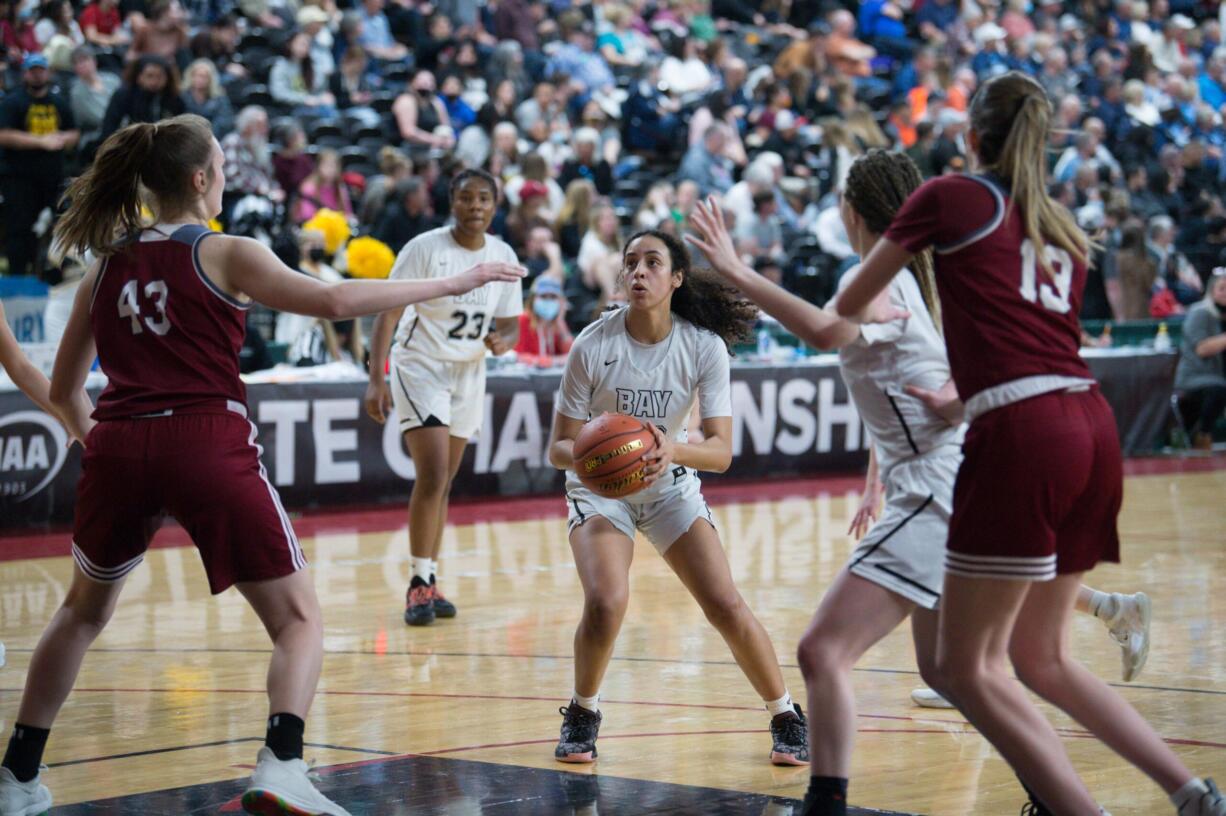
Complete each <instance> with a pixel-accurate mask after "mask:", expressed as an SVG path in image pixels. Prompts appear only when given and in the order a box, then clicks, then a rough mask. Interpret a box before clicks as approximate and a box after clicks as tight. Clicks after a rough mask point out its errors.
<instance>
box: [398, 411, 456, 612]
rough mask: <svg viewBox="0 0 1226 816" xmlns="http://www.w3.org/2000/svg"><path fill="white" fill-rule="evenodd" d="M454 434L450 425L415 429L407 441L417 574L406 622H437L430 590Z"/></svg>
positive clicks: (411, 543) (407, 604) (411, 586)
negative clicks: (411, 469)
mask: <svg viewBox="0 0 1226 816" xmlns="http://www.w3.org/2000/svg"><path fill="white" fill-rule="evenodd" d="M451 438H452V437H451V436H450V434H449V433H448V428H447V426H446V425H434V426H429V427H421V428H414V429H413V430H411V431H407V432H405V435H404V441H405V445H406V446H407V447H408V449H409V456H410V457H412V459H413V466H414V468H415V470H416V472H417V478H416V479H415V480H414V482H413V492H412V493H410V494H409V554H410V555H411V556H412V564H413V567H412V569H413V577H412V579H411V581H410V583H409V590H408V593H407V597H406V598H405V612H404V619H405V623H408V624H409V625H411V626H424V625H427V624H431V623H434V596H433V593H432V592H431V589H430V565H431V563H432V561H433V559H434V556H435V554H436V549H435V548H436V547H437V545H438V542H439V540H440V537H441V535H442V523H443V522H444V521H445V519H446V517H445V513H446V510H445V502H446V499H447V490H448V488H449V486H450V484H451V473H450V470H449V468H450V465H451Z"/></svg>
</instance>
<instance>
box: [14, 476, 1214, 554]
mask: <svg viewBox="0 0 1226 816" xmlns="http://www.w3.org/2000/svg"><path fill="white" fill-rule="evenodd" d="M1219 470H1226V455H1215V456H1202V457H1196V458H1187V459H1180V458H1175V457H1151V458H1140V459H1129V460H1128V461H1126V462H1125V463H1124V473H1125V474H1126V475H1128V476H1161V475H1169V474H1176V473H1208V472H1212V471H1219ZM863 487H864V477H863V476H860V475H839V474H834V475H830V476H823V477H820V478H813V479H781V480H778V481H774V480H770V479H766V480H762V479H756V480H753V481H728V480H724V481H721V482H719V483H715V484H711V483H708V484H704V485H703V488H702V492H703V496H705V497H706V499H707V500H708V501H709V502H710V503H711V504H715V505H722V504H739V503H749V502H759V501H778V500H780V499H792V498H813V497H816V496H821V495H831V496H834V495H843V494H846V493H849V492H858V491H860V490H861V489H863ZM295 515H296V518H295V519H294V531H295V532H296V533H297V534H298V535H299V536H317V535H325V534H329V533H332V534H335V533H384V532H394V531H397V530H401V529H404V528H406V527H407V526H408V510H407V507H406V506H405V505H403V504H401V505H394V506H389V505H386V504H381V505H375V506H362V505H355V506H351V507H346V508H344V509H337V508H327V509H318V510H306V511H302V512H301V514H298V513H297V512H296V513H295ZM565 517H566V499H565V497H563V496H562V495H561V494H558V495H553V496H521V497H516V498H494V499H488V498H487V499H456V500H454V501H452V502H451V507H450V509H449V511H448V514H447V521H448V523H450V524H477V523H481V522H485V523H489V522H500V521H501V522H510V521H532V520H536V519H561V518H565ZM191 545H192V542H191V539H190V538H188V536H187V533H186V532H185V531H184V530H183V528H181V527H179V526H178V525H177V524H174V523H169V524H167V525H166V526H165V527H164V528H163V529H161V530H160V531H159V532H158V534H157V536H156V537H155V538H154V540H153V544H152V545H151V549H161V548H164V547H190V546H191ZM71 548H72V535H71V532H70V528H55V529H51V530H48V531H32V530H25V531H17V532H14V533H11V534H3V533H0V562H3V561H20V560H22V559H25V558H50V557H55V556H67V555H68V554H69V552H70V550H71Z"/></svg>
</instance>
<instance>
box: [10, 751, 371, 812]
mask: <svg viewBox="0 0 1226 816" xmlns="http://www.w3.org/2000/svg"><path fill="white" fill-rule="evenodd" d="M309 771H310V766H308V765H307V764H306V763H305V762H303V761H302V760H301V759H285V760H282V759H277V756H276V754H274V753H273V752H272V749H270V748H269V747H268V746H267V745H266V746H264V747H263V748H261V749H260V753H259V759H258V760H257V762H256V766H255V770H254V771H252V773H251V784H250V785H249V786H247V791H246V793H244V794H243V810H245V811H247V812H248V813H256V814H259V815H260V816H350V814H349V811H347V810H345V809H344V808H343V807H341V806H340V805H338V804H336V803H335V802H333V801H331V800H330V799H328V798H327V797H326V796H324V795H323V794H322V793H320V792H319V791H317V790H315V786H314V785H312V784H311V779H310V776H308V772H309ZM0 816H8V813H4V814H0Z"/></svg>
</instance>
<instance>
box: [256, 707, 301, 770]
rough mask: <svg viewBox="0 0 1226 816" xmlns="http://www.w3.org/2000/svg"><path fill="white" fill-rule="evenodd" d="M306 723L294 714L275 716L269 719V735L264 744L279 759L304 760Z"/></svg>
mask: <svg viewBox="0 0 1226 816" xmlns="http://www.w3.org/2000/svg"><path fill="white" fill-rule="evenodd" d="M304 731H306V723H304V722H303V721H302V720H301V719H300V718H298V717H295V716H294V715H293V714H273V715H272V716H271V717H269V718H268V733H267V734H266V736H265V737H264V744H265V745H267V746H268V747H269V749H271V750H272V752H273V753H274V754H276V756H277V759H280V760H286V759H302V733H303V732H304Z"/></svg>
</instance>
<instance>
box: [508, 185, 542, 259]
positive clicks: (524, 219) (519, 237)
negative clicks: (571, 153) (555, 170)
mask: <svg viewBox="0 0 1226 816" xmlns="http://www.w3.org/2000/svg"><path fill="white" fill-rule="evenodd" d="M548 207H549V188H548V187H546V186H545V185H544V184H542V183H541V182H539V181H536V180H535V179H528V180H527V181H525V182H524V183H523V184H522V185H520V187H519V203H518V204H516V205H515V206H514V207H513V208H512V209H511V214H510V215H508V216H507V224H506V233H507V234H506V238H507V243H508V244H510V245H511V248H512V249H514V250H515V253H516V254H517V255H523V254H524V248H525V246H526V244H527V242H528V234H529V232H531V230H532V229H533V228H534V227H537V226H548V224H549V221H548V220H547V219H546V217H545V213H546V211H547V209H548Z"/></svg>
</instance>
